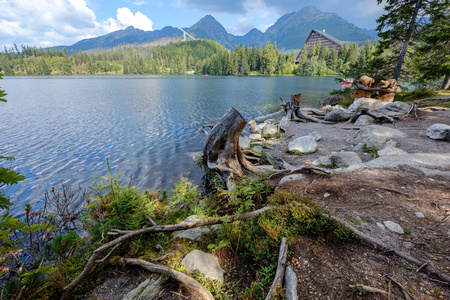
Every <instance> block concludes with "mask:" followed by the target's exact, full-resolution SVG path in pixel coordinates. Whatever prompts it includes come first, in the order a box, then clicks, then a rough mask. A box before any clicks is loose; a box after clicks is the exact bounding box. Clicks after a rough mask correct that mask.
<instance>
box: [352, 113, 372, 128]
mask: <svg viewBox="0 0 450 300" xmlns="http://www.w3.org/2000/svg"><path fill="white" fill-rule="evenodd" d="M374 123H375V119H374V118H372V117H371V116H368V115H361V116H359V118H358V119H356V121H355V126H367V125H372V124H374Z"/></svg>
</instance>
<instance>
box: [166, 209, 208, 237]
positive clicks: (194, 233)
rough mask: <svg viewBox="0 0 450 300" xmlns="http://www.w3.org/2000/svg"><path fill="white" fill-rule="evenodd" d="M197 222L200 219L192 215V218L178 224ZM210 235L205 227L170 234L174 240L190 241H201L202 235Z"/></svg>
mask: <svg viewBox="0 0 450 300" xmlns="http://www.w3.org/2000/svg"><path fill="white" fill-rule="evenodd" d="M198 220H200V219H199V218H198V216H197V215H192V216H189V217H187V218H186V219H185V220H184V221H183V222H181V223H180V224H185V223H189V222H194V221H198ZM210 233H211V231H210V230H209V229H208V228H207V227H197V228H191V229H187V230H180V231H175V232H174V233H172V237H173V238H174V239H176V238H178V239H182V238H184V239H189V240H192V241H201V240H202V236H203V235H205V234H210Z"/></svg>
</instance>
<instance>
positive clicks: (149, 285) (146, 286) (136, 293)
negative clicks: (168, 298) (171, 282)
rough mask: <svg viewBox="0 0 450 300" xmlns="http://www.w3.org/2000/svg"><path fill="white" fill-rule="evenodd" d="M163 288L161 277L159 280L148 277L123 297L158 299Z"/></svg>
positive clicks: (126, 299)
mask: <svg viewBox="0 0 450 300" xmlns="http://www.w3.org/2000/svg"><path fill="white" fill-rule="evenodd" d="M161 290H162V285H161V277H159V278H158V280H156V281H155V280H154V279H150V278H149V279H147V280H145V281H144V282H142V283H141V284H139V286H138V287H137V288H135V289H133V290H131V291H130V292H129V293H128V294H126V295H125V297H123V298H122V299H123V300H152V299H156V298H157V297H158V295H159V293H160V292H161Z"/></svg>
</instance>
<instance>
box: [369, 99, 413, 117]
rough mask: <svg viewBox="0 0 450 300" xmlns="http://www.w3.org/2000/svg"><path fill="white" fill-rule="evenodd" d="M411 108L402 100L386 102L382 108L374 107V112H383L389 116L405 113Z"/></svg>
mask: <svg viewBox="0 0 450 300" xmlns="http://www.w3.org/2000/svg"><path fill="white" fill-rule="evenodd" d="M410 110H411V105H410V104H407V103H404V102H400V101H397V102H388V103H387V104H386V105H385V106H383V107H382V108H379V109H376V110H375V112H377V113H382V114H385V115H387V116H389V117H396V116H402V115H406V114H407V113H408V112H409V111H410Z"/></svg>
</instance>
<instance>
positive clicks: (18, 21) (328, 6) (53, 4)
mask: <svg viewBox="0 0 450 300" xmlns="http://www.w3.org/2000/svg"><path fill="white" fill-rule="evenodd" d="M311 5H312V6H315V7H317V8H318V9H319V10H320V11H323V12H335V13H337V14H338V15H340V16H341V17H342V18H344V19H346V20H347V21H349V22H350V23H353V24H355V25H356V26H358V27H361V28H367V29H375V28H376V19H377V18H378V17H379V16H380V15H381V14H382V13H383V5H377V0H350V1H349V0H341V1H339V0H321V1H314V0H240V1H238V0H225V1H222V0H0V46H1V49H3V47H4V46H6V47H11V46H12V45H13V44H14V43H16V44H17V45H18V46H20V45H36V46H38V47H39V46H41V47H50V46H58V45H72V44H74V43H76V42H77V41H79V40H82V39H86V38H92V37H96V36H101V35H104V34H107V33H109V32H112V31H116V30H119V29H123V28H126V27H128V26H130V25H132V26H134V27H135V28H139V29H142V30H147V31H148V30H157V29H161V28H163V27H165V26H174V27H190V26H192V25H193V24H195V23H196V22H197V21H198V20H200V19H201V18H202V17H204V16H205V15H207V14H210V15H212V16H213V17H214V18H216V19H217V21H219V22H220V23H221V24H222V25H223V26H224V27H225V29H226V30H227V31H228V32H229V33H231V34H234V35H244V34H246V33H247V32H248V31H250V30H251V29H252V28H257V29H259V30H261V31H263V32H264V31H265V30H266V29H267V28H268V27H270V26H271V25H272V24H273V23H275V22H276V21H277V19H278V18H279V17H281V16H282V15H283V14H285V13H290V12H292V11H299V10H300V9H301V8H303V7H305V6H311Z"/></svg>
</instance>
